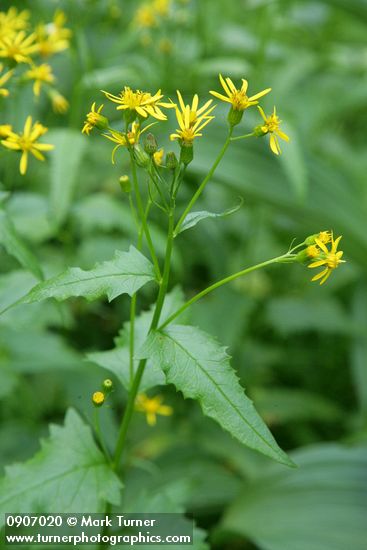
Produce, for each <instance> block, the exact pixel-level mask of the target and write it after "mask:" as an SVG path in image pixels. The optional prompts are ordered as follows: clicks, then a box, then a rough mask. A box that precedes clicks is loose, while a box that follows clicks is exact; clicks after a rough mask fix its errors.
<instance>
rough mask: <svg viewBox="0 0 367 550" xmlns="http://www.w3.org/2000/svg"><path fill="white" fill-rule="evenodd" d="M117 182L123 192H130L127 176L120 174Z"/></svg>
mask: <svg viewBox="0 0 367 550" xmlns="http://www.w3.org/2000/svg"><path fill="white" fill-rule="evenodd" d="M119 184H120V187H121V190H122V191H123V192H124V193H130V191H131V182H130V178H129V176H121V177H120V179H119Z"/></svg>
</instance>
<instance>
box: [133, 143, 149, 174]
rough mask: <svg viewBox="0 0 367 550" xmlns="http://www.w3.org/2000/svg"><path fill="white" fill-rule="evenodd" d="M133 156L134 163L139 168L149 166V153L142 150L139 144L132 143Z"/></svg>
mask: <svg viewBox="0 0 367 550" xmlns="http://www.w3.org/2000/svg"><path fill="white" fill-rule="evenodd" d="M134 158H135V160H136V164H137V165H138V166H140V167H141V168H147V166H149V162H150V158H149V155H147V154H146V152H145V151H143V149H142V148H141V147H140V145H139V144H136V145H134Z"/></svg>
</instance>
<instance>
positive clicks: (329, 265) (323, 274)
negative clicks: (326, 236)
mask: <svg viewBox="0 0 367 550" xmlns="http://www.w3.org/2000/svg"><path fill="white" fill-rule="evenodd" d="M340 239H341V236H340V237H338V238H337V239H335V240H334V238H333V236H331V247H330V250H329V249H328V248H327V246H326V245H325V244H324V243H323V242H322V241H321V240H320V239H319V238H317V237H316V238H315V243H316V245H317V246H318V247H319V249H320V252H319V255H318V256H317V257H316V258H315V259H314V261H313V262H312V263H311V264H310V265H309V266H308V267H310V268H315V267H321V266H325V269H323V270H322V271H320V273H318V274H317V275H315V276H314V277H313V278H312V279H311V280H312V281H318V280H319V279H321V281H320V285H322V284H323V283H325V281H326V280H327V279H328V277H329V276H330V274H331V272H332V271H333V269H336V268H337V267H338V266H339V264H341V263H344V260H342V259H341V258H342V256H343V252H342V251H341V250H339V251H338V250H337V249H338V245H339V242H340Z"/></svg>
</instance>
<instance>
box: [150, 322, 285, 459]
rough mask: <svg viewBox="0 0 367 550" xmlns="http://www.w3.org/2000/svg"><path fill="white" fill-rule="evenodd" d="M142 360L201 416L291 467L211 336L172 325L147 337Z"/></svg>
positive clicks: (190, 328)
mask: <svg viewBox="0 0 367 550" xmlns="http://www.w3.org/2000/svg"><path fill="white" fill-rule="evenodd" d="M140 355H141V357H145V358H149V359H151V360H152V362H153V364H155V365H157V366H160V367H161V368H162V370H163V371H164V373H165V375H166V381H167V383H168V384H171V383H172V384H174V385H175V386H176V388H177V389H178V390H180V391H182V393H183V394H184V396H185V397H190V398H192V399H197V400H198V401H199V403H200V405H201V407H202V409H203V412H204V414H206V415H207V416H210V417H211V418H213V419H214V420H216V421H217V422H218V423H219V424H220V425H221V426H222V428H224V429H225V430H228V431H229V432H230V433H231V434H232V435H233V436H234V437H236V438H237V439H238V440H239V441H241V442H242V443H244V444H245V445H247V446H248V447H250V448H252V449H255V450H257V451H259V452H262V453H263V454H265V455H267V456H270V457H271V458H273V459H275V460H277V461H278V462H281V463H283V464H286V465H288V466H291V465H292V462H291V461H290V460H289V458H288V457H287V455H286V454H285V453H284V452H283V451H282V450H281V449H280V448H279V447H278V445H277V443H276V441H275V440H274V438H273V436H272V435H271V433H270V431H269V430H268V428H267V427H266V425H265V424H264V422H263V421H262V419H261V418H260V416H259V415H258V413H257V412H256V410H255V408H254V406H253V404H252V402H251V401H250V400H249V399H248V398H247V397H246V395H245V392H244V389H243V388H242V387H241V386H240V384H239V381H238V378H237V376H236V374H235V372H234V370H233V369H232V368H231V366H230V363H229V356H228V355H227V353H226V351H225V348H223V347H221V346H220V345H219V344H218V343H217V342H216V341H215V340H214V339H213V338H212V337H211V336H209V335H208V334H206V333H205V332H203V331H201V330H199V329H197V328H195V327H190V326H182V325H175V326H171V327H168V328H167V329H165V330H164V331H162V332H155V333H152V334H150V335H149V336H148V338H147V341H146V343H145V344H144V346H143V348H142V349H141V350H140Z"/></svg>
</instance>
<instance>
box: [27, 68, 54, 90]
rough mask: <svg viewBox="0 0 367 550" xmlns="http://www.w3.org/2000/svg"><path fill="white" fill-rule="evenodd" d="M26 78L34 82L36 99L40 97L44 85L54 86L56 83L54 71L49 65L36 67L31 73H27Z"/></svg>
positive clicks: (30, 70)
mask: <svg viewBox="0 0 367 550" xmlns="http://www.w3.org/2000/svg"><path fill="white" fill-rule="evenodd" d="M25 77H26V79H28V80H34V84H33V93H34V95H35V96H36V97H38V96H39V95H40V92H41V86H42V84H43V83H45V84H52V83H53V82H54V81H55V77H54V75H53V74H52V69H51V67H50V65H47V63H42V65H34V66H33V67H32V68H31V69H29V71H26V73H25Z"/></svg>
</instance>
